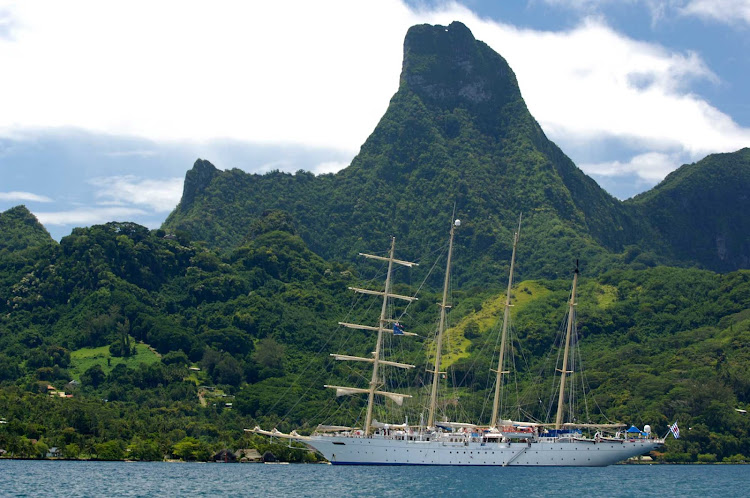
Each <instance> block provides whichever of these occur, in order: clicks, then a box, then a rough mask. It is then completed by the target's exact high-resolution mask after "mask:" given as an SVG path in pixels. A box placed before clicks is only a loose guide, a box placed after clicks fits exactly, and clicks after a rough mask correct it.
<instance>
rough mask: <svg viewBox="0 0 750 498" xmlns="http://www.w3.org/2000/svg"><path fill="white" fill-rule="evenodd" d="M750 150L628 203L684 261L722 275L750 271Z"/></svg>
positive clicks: (686, 172)
mask: <svg viewBox="0 0 750 498" xmlns="http://www.w3.org/2000/svg"><path fill="white" fill-rule="evenodd" d="M749 192H750V148H744V149H741V150H739V151H737V152H734V153H729V154H712V155H709V156H707V157H706V158H704V159H702V160H701V161H698V162H697V163H693V164H686V165H683V166H682V167H680V168H679V169H677V170H675V171H673V172H672V173H670V174H669V175H667V177H666V178H665V179H664V180H663V181H662V182H661V183H659V184H658V185H657V186H655V187H654V188H653V189H651V190H649V191H648V192H644V193H642V194H640V195H637V196H635V197H634V198H633V199H630V200H629V201H626V205H627V206H628V207H631V208H634V209H636V210H637V212H639V214H640V215H641V216H642V217H644V218H646V219H648V220H649V223H650V224H651V225H652V226H654V227H655V229H656V230H657V231H658V233H659V234H661V236H662V237H663V238H664V239H665V240H666V241H667V248H668V250H669V251H671V253H672V254H673V255H674V257H675V258H676V259H678V260H681V261H696V262H700V263H703V264H704V265H705V266H706V267H708V268H711V269H713V270H717V271H731V270H734V269H738V268H749V267H750V218H748V216H747V215H746V213H748V212H750V193H749Z"/></svg>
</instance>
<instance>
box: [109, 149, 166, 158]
mask: <svg viewBox="0 0 750 498" xmlns="http://www.w3.org/2000/svg"><path fill="white" fill-rule="evenodd" d="M156 154H157V153H156V151H155V150H117V151H114V152H107V153H105V155H106V156H109V157H153V156H155V155H156Z"/></svg>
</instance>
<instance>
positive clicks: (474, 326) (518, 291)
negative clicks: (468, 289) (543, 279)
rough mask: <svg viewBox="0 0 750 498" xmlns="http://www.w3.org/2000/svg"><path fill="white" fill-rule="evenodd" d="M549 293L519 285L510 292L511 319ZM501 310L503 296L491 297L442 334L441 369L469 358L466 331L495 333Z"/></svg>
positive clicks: (537, 285) (531, 285) (530, 284)
mask: <svg viewBox="0 0 750 498" xmlns="http://www.w3.org/2000/svg"><path fill="white" fill-rule="evenodd" d="M549 292H550V291H549V290H548V289H547V288H545V287H543V286H542V285H541V284H540V283H539V282H537V281H535V280H528V281H524V282H520V283H519V284H517V285H516V286H515V288H514V289H513V291H512V301H511V304H512V305H513V307H512V308H511V318H513V316H514V315H516V313H518V312H519V311H520V310H522V309H523V308H524V306H526V305H527V304H528V303H530V302H531V301H533V300H534V299H539V298H540V297H543V296H545V295H547V294H549ZM504 308H505V293H502V294H498V295H496V296H492V297H490V298H488V299H487V300H485V301H484V302H483V303H482V308H481V309H480V310H479V311H477V312H475V313H471V314H469V315H467V316H465V317H464V318H463V319H462V320H461V321H460V322H458V324H457V325H456V326H454V327H450V328H448V329H446V331H445V338H444V342H443V344H444V349H443V358H442V361H441V368H442V369H446V368H448V367H450V366H451V365H452V364H453V363H455V362H456V361H458V360H460V359H461V358H466V357H468V356H469V352H468V348H469V346H470V345H471V339H468V338H467V337H466V335H467V334H466V332H467V329H468V330H469V336H470V337H471V336H472V335H477V334H478V335H484V334H486V333H487V332H488V331H490V330H497V329H499V327H501V326H502V319H503V310H504ZM429 355H430V357H431V358H432V361H434V358H435V348H434V346H433V347H432V348H431V350H430V352H429Z"/></svg>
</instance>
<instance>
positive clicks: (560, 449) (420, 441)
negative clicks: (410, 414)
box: [246, 220, 664, 467]
mask: <svg viewBox="0 0 750 498" xmlns="http://www.w3.org/2000/svg"><path fill="white" fill-rule="evenodd" d="M459 225H460V221H459V220H456V221H455V222H454V223H453V224H452V226H451V231H450V243H449V246H448V258H447V260H448V262H447V268H446V274H445V285H444V288H443V299H442V304H441V307H440V322H439V326H438V331H437V335H436V350H435V363H434V370H431V371H430V373H432V377H433V379H432V385H431V392H430V401H429V410H428V420H427V423H426V424H421V423H420V425H419V426H409V425H408V424H407V423H404V424H384V423H380V422H377V421H375V420H374V419H373V405H374V402H375V397H376V396H383V397H385V398H388V399H390V400H391V401H393V402H395V403H396V404H397V405H401V404H402V403H403V401H404V400H405V399H406V398H411V395H408V394H401V393H396V392H389V391H382V390H380V389H379V387H380V386H381V380H380V376H379V372H380V369H381V367H395V368H402V369H411V368H414V365H410V364H406V363H399V362H395V361H390V360H386V359H384V357H383V351H382V346H383V338H384V335H385V334H389V333H393V334H398V335H401V334H403V335H416V334H411V333H408V332H403V331H402V330H401V329H400V328H398V327H394V323H395V320H391V319H389V318H388V317H387V310H388V303H389V300H391V299H399V300H406V301H411V300H415V298H414V297H410V296H402V295H398V294H394V293H393V292H391V284H392V282H391V275H392V273H393V265H403V266H407V267H411V266H414V265H416V263H411V262H409V261H402V260H398V259H396V258H395V257H394V252H395V238H392V239H391V248H390V253H389V256H388V257H387V258H386V257H382V256H374V255H369V254H361V256H364V257H367V258H371V259H379V260H383V261H386V262H387V263H388V271H387V275H386V281H385V287H384V290H383V291H373V290H368V289H360V288H351V289H352V290H353V291H356V292H360V293H364V294H372V295H377V296H382V298H383V304H382V308H381V313H380V320H379V323H378V325H377V326H369V325H359V324H353V323H343V322H342V323H340V325H342V326H344V327H349V328H355V329H361V330H367V331H372V332H377V342H376V344H375V351H374V352H373V353H372V357H371V358H365V357H358V356H350V355H344V354H333V355H331V356H333V357H334V358H335V359H336V360H342V361H357V362H366V363H370V364H371V365H372V375H371V380H370V384H369V387H368V388H358V387H347V386H335V385H326V386H325V387H327V388H330V389H334V390H335V391H336V394H337V396H343V395H352V394H367V398H368V399H367V411H366V415H365V424H364V427H363V428H361V429H358V428H355V427H345V426H322V425H321V426H318V428H317V430H316V431H315V432H314V433H313V434H311V435H310V436H302V435H300V434H298V433H297V432H296V431H292V432H291V433H289V434H285V433H282V432H280V431H278V430H276V429H273V430H271V431H266V430H262V429H261V428H259V427H255V429H246V431H248V432H254V433H256V434H263V435H268V436H272V437H278V438H284V439H290V440H296V441H301V442H304V443H305V444H307V445H308V446H310V447H312V448H314V449H315V450H317V451H318V452H320V453H321V454H322V455H323V456H324V457H325V458H326V459H327V460H328V461H330V462H331V463H332V464H334V465H465V466H473V465H483V466H503V467H505V466H510V465H522V466H572V467H581V466H606V465H611V464H614V463H617V462H620V461H623V460H626V459H628V458H630V457H633V456H637V455H642V454H645V453H648V452H649V451H651V450H654V449H656V448H657V447H659V446H660V445H661V444H663V443H664V439H659V438H657V437H652V435H651V429H650V427H649V426H648V425H647V426H645V427H644V432H639V433H638V435H637V436H638V437H626V436H630V434H628V433H624V432H622V433H621V432H619V431H618V430H619V429H622V428H624V427H625V425H624V424H599V425H595V424H574V423H564V422H563V420H562V417H563V404H564V400H565V386H566V382H565V380H566V376H567V374H570V373H572V372H571V370H568V368H570V364H569V352H570V347H571V331H572V328H573V323H574V316H575V306H576V287H577V284H578V268H576V270H575V273H574V276H573V287H572V292H571V296H570V301H569V317H568V320H567V330H566V335H565V348H564V353H563V363H562V368H560V369H558V371H559V372H560V375H561V379H560V390H559V396H558V404H557V414H556V421H555V423H554V424H543V423H537V422H519V421H512V420H503V419H500V418H499V400H500V397H501V392H500V390H501V386H502V384H503V382H502V380H503V379H502V377H503V375H504V374H507V373H509V372H508V371H507V370H504V368H505V361H506V360H505V356H506V343H507V335H508V322H509V318H510V307H511V287H512V284H513V268H514V263H515V254H516V246H517V243H518V236H519V231H520V223H519V231H516V233H515V235H514V241H513V253H512V256H511V264H510V277H509V279H508V290H507V294H506V302H505V311H504V316H503V326H502V331H501V343H500V351H499V358H498V368H497V370H496V374H497V378H496V382H495V393H494V400H493V408H492V415H491V420H490V423H489V425H481V424H473V423H462V422H446V421H443V422H437V421H436V420H435V416H436V413H435V412H436V406H437V397H438V392H437V391H438V384H439V376H440V375H441V374H443V373H444V372H441V371H440V366H441V355H442V341H443V332H444V329H445V318H446V309H447V308H449V307H450V306H449V305H448V304H447V296H448V284H449V273H450V268H451V256H452V251H453V236H454V233H455V229H456V227H458V226H459ZM584 430H586V431H589V432H594V431H595V435H594V436H584V432H583V431H584Z"/></svg>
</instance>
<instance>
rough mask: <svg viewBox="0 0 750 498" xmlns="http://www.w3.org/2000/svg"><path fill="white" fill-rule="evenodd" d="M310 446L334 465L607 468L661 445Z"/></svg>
mask: <svg viewBox="0 0 750 498" xmlns="http://www.w3.org/2000/svg"><path fill="white" fill-rule="evenodd" d="M305 442H306V443H307V444H308V445H310V446H312V447H313V448H315V449H316V450H318V451H319V452H320V453H322V454H323V456H325V458H326V459H327V460H328V461H329V462H331V463H332V464H333V465H460V466H498V467H506V466H511V465H514V466H556V467H604V466H607V465H612V464H615V463H617V462H620V461H623V460H627V459H628V458H631V457H634V456H638V455H642V454H644V453H648V452H649V451H651V450H654V449H656V448H657V447H658V446H659V444H660V441H657V440H653V439H644V440H634V441H628V440H624V441H619V442H615V441H599V442H597V441H596V440H587V441H576V440H569V441H565V440H562V441H561V440H554V441H552V440H551V441H534V442H494V441H493V442H481V441H479V440H475V441H463V442H451V441H420V440H419V439H418V438H411V439H409V438H408V437H407V438H406V439H404V438H400V439H397V438H387V437H386V436H382V435H373V436H371V437H356V436H325V435H322V436H312V437H311V439H310V440H309V441H305Z"/></svg>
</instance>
